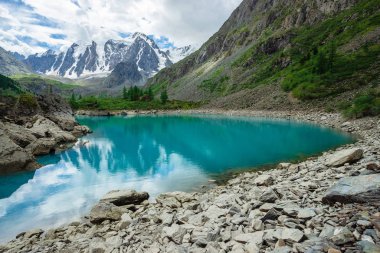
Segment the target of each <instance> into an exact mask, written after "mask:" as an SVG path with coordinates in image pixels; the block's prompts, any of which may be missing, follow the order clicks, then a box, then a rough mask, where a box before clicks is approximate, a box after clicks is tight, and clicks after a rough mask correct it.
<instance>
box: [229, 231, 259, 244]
mask: <svg viewBox="0 0 380 253" xmlns="http://www.w3.org/2000/svg"><path fill="white" fill-rule="evenodd" d="M263 236H264V231H257V232H254V233H246V234H240V235H237V236H235V238H234V240H235V241H237V242H240V243H248V242H250V243H254V244H256V245H260V244H262V243H263Z"/></svg>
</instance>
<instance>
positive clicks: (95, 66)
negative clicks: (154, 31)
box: [24, 32, 190, 79]
mask: <svg viewBox="0 0 380 253" xmlns="http://www.w3.org/2000/svg"><path fill="white" fill-rule="evenodd" d="M189 51H190V50H189V49H187V48H180V49H177V48H176V49H171V50H167V51H165V50H162V49H160V48H159V47H158V45H157V44H156V43H155V41H154V40H153V39H152V38H150V37H149V36H147V35H145V34H143V33H140V32H136V33H133V34H131V35H130V36H128V37H126V38H124V39H122V40H115V39H109V40H107V41H106V42H105V43H104V44H99V43H97V42H95V41H91V42H84V41H78V42H75V43H73V44H71V46H70V47H68V48H67V49H66V50H65V51H53V50H51V49H49V50H48V51H46V52H44V53H41V54H35V55H30V56H29V57H27V58H26V59H25V61H24V62H25V63H26V64H27V65H29V66H30V67H31V68H32V69H33V70H34V71H36V72H39V73H43V74H48V75H55V76H62V77H66V78H72V79H76V78H82V77H86V76H94V75H102V74H108V73H111V72H112V71H113V70H114V68H115V67H116V65H117V64H119V63H121V62H134V63H136V65H137V67H138V70H139V72H141V74H142V75H143V76H144V77H146V78H149V77H151V76H153V75H154V74H156V73H157V72H158V71H160V70H161V69H163V68H165V67H168V66H170V65H172V64H173V63H174V62H176V61H178V60H179V59H180V58H181V57H182V58H183V57H185V56H187V52H189Z"/></svg>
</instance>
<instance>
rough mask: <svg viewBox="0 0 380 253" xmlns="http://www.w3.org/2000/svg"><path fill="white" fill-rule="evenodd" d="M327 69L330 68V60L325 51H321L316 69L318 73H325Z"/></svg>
mask: <svg viewBox="0 0 380 253" xmlns="http://www.w3.org/2000/svg"><path fill="white" fill-rule="evenodd" d="M327 69H328V61H327V58H326V54H325V52H323V51H321V52H319V54H318V58H317V64H316V71H317V73H318V74H323V73H325V72H326V71H327Z"/></svg>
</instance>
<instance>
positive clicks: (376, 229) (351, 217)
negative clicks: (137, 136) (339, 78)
mask: <svg viewBox="0 0 380 253" xmlns="http://www.w3.org/2000/svg"><path fill="white" fill-rule="evenodd" d="M140 113H141V112H134V114H140ZM143 113H144V114H145V113H190V114H192V113H211V114H225V115H241V116H260V117H271V118H288V119H293V120H302V121H308V122H315V123H318V124H322V125H326V126H329V127H334V128H337V129H342V130H343V131H346V132H350V133H352V134H355V135H358V136H359V140H358V141H357V142H356V143H354V144H349V145H346V146H344V147H340V148H338V149H337V150H335V151H328V152H325V153H323V154H322V155H321V156H319V157H315V158H309V159H307V160H306V161H303V162H300V163H297V164H289V163H281V164H279V165H278V167H277V169H274V170H266V171H257V172H245V173H241V174H239V175H238V176H236V177H235V178H233V179H231V180H229V181H228V182H227V183H226V184H225V185H220V186H217V187H215V188H212V189H210V190H207V191H206V192H204V193H199V192H194V193H182V192H174V193H165V194H161V195H159V196H158V197H157V198H156V201H155V202H154V203H152V202H149V201H148V200H147V198H148V194H147V193H137V192H134V191H129V190H128V191H126V190H122V191H114V192H111V193H109V194H107V195H106V196H104V197H103V198H102V199H101V200H100V202H99V203H98V204H97V205H96V206H94V207H93V209H92V210H91V212H90V213H89V215H88V216H86V217H84V218H83V219H82V220H81V221H76V222H72V223H71V224H69V225H66V226H62V227H59V228H53V229H50V230H47V231H42V230H40V229H36V230H33V231H28V232H25V233H21V234H19V235H18V236H17V238H16V239H14V240H12V241H10V242H8V243H7V244H6V245H3V246H0V252H152V253H153V252H329V253H335V252H380V246H379V244H380V239H379V238H380V199H379V196H380V174H379V173H380V164H379V161H380V120H379V118H364V119H358V120H353V121H345V120H344V119H343V118H342V117H341V116H340V115H338V114H328V113H315V114H305V113H303V112H257V111H256V112H252V111H219V110H192V111H185V112H180V111H171V112H159V111H152V112H143ZM115 114H116V115H131V114H133V113H128V112H125V111H124V112H123V113H120V114H119V113H115ZM305 141H307V140H305Z"/></svg>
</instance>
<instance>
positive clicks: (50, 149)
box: [26, 138, 57, 155]
mask: <svg viewBox="0 0 380 253" xmlns="http://www.w3.org/2000/svg"><path fill="white" fill-rule="evenodd" d="M56 146H57V142H56V141H55V139H54V138H40V139H37V140H36V141H34V142H33V143H31V144H30V145H28V146H27V147H26V150H28V151H30V152H31V153H32V154H33V155H47V154H50V153H54V152H55V149H56Z"/></svg>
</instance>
